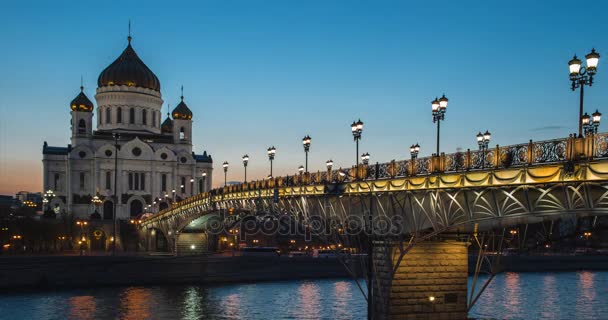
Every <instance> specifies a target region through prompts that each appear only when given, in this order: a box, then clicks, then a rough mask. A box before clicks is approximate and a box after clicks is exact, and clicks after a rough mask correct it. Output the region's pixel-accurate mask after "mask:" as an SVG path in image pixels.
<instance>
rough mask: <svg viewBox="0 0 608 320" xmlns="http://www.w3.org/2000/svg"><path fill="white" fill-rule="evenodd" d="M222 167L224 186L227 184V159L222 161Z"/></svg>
mask: <svg viewBox="0 0 608 320" xmlns="http://www.w3.org/2000/svg"><path fill="white" fill-rule="evenodd" d="M222 167H224V186H227V185H228V161H224V163H223V164H222Z"/></svg>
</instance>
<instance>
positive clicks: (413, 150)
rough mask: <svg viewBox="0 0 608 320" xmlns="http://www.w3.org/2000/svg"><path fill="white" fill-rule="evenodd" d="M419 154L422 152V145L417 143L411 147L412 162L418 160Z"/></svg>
mask: <svg viewBox="0 0 608 320" xmlns="http://www.w3.org/2000/svg"><path fill="white" fill-rule="evenodd" d="M418 152H420V145H419V144H418V142H416V144H413V145H411V146H410V156H412V160H416V158H418Z"/></svg>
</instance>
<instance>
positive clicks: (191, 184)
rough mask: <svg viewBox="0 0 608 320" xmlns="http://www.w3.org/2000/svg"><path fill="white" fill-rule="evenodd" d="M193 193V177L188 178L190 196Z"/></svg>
mask: <svg viewBox="0 0 608 320" xmlns="http://www.w3.org/2000/svg"><path fill="white" fill-rule="evenodd" d="M193 195H194V178H190V196H193Z"/></svg>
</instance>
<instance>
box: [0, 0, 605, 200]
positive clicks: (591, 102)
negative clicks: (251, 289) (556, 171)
mask: <svg viewBox="0 0 608 320" xmlns="http://www.w3.org/2000/svg"><path fill="white" fill-rule="evenodd" d="M50 5H51V4H46V3H41V4H40V6H38V7H35V8H32V9H31V12H29V14H31V17H30V19H27V20H28V21H27V22H24V21H22V19H21V18H22V17H20V16H18V15H14V16H12V15H10V14H6V13H9V12H11V11H12V10H10V9H15V10H19V9H23V8H22V7H19V6H20V4H14V3H13V4H9V6H16V7H11V8H9V10H7V11H5V13H0V17H1V18H2V22H0V26H2V28H0V29H2V30H3V31H0V35H2V36H3V38H4V39H6V40H5V43H10V44H11V48H12V49H9V50H6V51H4V52H0V58H2V59H1V60H2V61H4V62H3V63H2V69H4V70H3V74H8V75H11V77H5V78H2V79H0V88H1V89H2V91H3V92H4V94H3V95H2V97H0V107H1V108H0V110H1V111H0V112H1V114H0V136H1V138H0V139H1V140H0V154H1V156H0V175H1V176H2V182H1V183H0V194H14V193H16V192H18V191H22V190H27V191H32V192H39V191H41V187H42V178H41V172H42V162H41V153H40V151H41V148H42V143H43V141H47V142H48V143H49V144H50V145H67V144H68V143H69V119H70V117H69V107H68V104H69V101H70V100H71V99H72V98H73V97H74V96H75V95H76V94H77V93H78V90H79V88H78V87H79V86H80V77H81V75H82V77H83V79H84V86H85V93H86V94H87V95H88V96H89V97H91V99H92V98H93V96H94V92H95V88H96V81H97V76H98V75H99V73H100V72H101V71H102V70H103V68H104V67H105V66H106V65H107V64H108V63H110V62H111V61H112V60H114V59H115V58H116V56H117V55H118V53H119V52H120V51H121V50H122V49H123V48H124V46H125V45H126V43H127V39H126V36H127V22H128V21H129V20H131V21H132V30H133V31H132V34H133V37H134V40H133V46H134V47H135V49H136V50H137V52H138V54H139V55H140V56H141V58H142V59H143V60H144V61H145V62H146V63H147V65H148V66H149V67H150V68H151V69H152V70H153V71H154V72H155V73H156V74H157V75H158V77H159V79H160V80H161V93H162V94H163V99H164V100H165V105H164V107H163V111H164V110H165V109H166V105H167V103H169V104H170V105H171V108H173V107H174V106H175V105H176V104H177V103H178V102H179V95H180V90H179V88H180V86H181V85H183V86H184V96H185V101H186V102H187V103H188V105H189V106H190V108H191V109H192V111H193V113H194V118H193V120H194V127H193V131H194V132H195V135H194V137H193V140H194V143H195V151H196V152H197V153H202V151H203V150H206V151H207V152H208V153H210V154H211V155H212V156H213V159H214V164H215V165H214V168H215V170H214V173H213V181H214V186H219V185H221V184H223V181H224V179H223V174H224V173H223V170H222V167H221V163H222V162H224V161H228V162H229V163H230V169H229V172H228V181H239V180H242V178H243V164H242V162H241V157H242V156H243V155H244V154H247V155H249V157H250V161H249V164H248V170H247V171H248V172H247V176H248V179H249V180H255V179H261V178H264V177H266V176H267V175H268V173H269V163H268V158H267V155H266V149H267V148H268V147H270V146H275V147H276V148H277V155H276V159H275V161H274V171H275V176H278V175H286V174H295V173H296V172H297V168H298V167H299V166H300V165H303V164H304V150H303V148H302V142H301V141H302V140H301V139H302V138H303V137H304V136H305V135H310V136H311V137H312V144H311V148H310V158H309V171H317V170H323V169H324V168H325V161H326V160H328V159H332V160H333V161H334V167H336V168H337V167H350V166H351V165H353V164H354V160H355V159H354V154H355V148H354V144H353V142H352V135H351V134H350V123H351V122H352V121H353V120H357V119H359V118H360V119H361V120H362V121H363V122H365V128H364V132H363V138H362V141H361V147H360V152H359V153H363V152H369V153H370V154H371V160H370V161H371V162H373V163H375V162H376V161H380V162H385V161H390V160H392V159H406V158H409V146H410V145H411V144H413V143H419V144H420V145H421V147H422V148H421V152H420V156H427V155H430V154H431V153H432V152H434V145H435V139H436V135H435V134H436V133H435V126H434V125H433V123H432V116H431V104H430V102H431V100H432V99H434V98H435V97H436V96H441V95H442V94H444V93H445V94H446V96H447V97H449V98H450V105H449V107H448V111H447V113H446V120H445V121H444V122H443V123H442V140H441V151H444V152H446V153H449V152H454V151H456V149H457V148H462V149H465V150H466V149H467V148H470V149H472V150H474V149H477V143H476V140H475V135H476V134H477V132H479V131H481V132H483V131H485V130H489V131H491V132H492V141H491V145H496V144H500V145H507V144H515V143H523V142H526V141H528V139H530V138H531V137H541V138H543V137H544V138H554V137H556V136H563V137H565V136H567V135H568V134H569V133H573V132H576V129H577V123H576V120H577V116H578V93H573V92H571V91H570V89H569V83H570V82H569V80H568V71H567V70H568V69H567V62H568V61H569V60H570V59H571V58H572V55H573V54H575V53H576V54H577V55H578V56H579V58H583V57H584V55H585V54H586V53H588V52H589V51H590V50H591V48H592V47H595V48H596V50H597V51H598V52H599V53H600V54H601V55H602V56H607V55H606V53H607V52H606V51H605V50H606V47H608V46H607V45H606V43H605V42H601V39H603V37H602V34H606V31H608V28H607V27H606V26H605V25H603V24H602V22H601V21H602V20H603V19H596V20H590V21H588V22H587V23H586V24H580V25H578V24H577V25H572V23H571V22H570V20H569V16H570V15H571V12H570V11H569V9H570V5H568V4H566V3H557V4H555V3H553V2H552V5H551V6H550V7H548V6H547V5H546V4H542V3H535V4H526V10H520V8H517V6H511V7H506V6H505V7H502V6H501V5H500V4H484V5H477V6H475V7H473V8H459V7H460V6H459V5H458V4H451V3H449V2H445V3H442V4H438V3H433V4H425V5H420V4H418V5H415V6H407V5H404V4H402V3H399V2H385V3H382V4H381V5H379V4H370V3H359V2H355V3H352V5H350V6H348V7H347V6H346V5H344V3H341V2H337V1H336V2H321V1H318V2H310V3H306V4H298V5H293V4H287V3H283V2H280V1H276V2H263V3H262V2H239V3H224V2H209V3H204V4H198V5H197V4H192V5H184V6H183V7H179V8H178V7H172V8H166V9H167V11H166V12H165V13H166V14H167V16H168V17H169V19H152V18H151V17H152V15H150V12H151V11H152V10H155V9H159V8H160V6H159V5H158V4H152V5H151V6H150V7H149V8H139V9H138V10H134V9H135V8H129V6H135V5H133V4H127V5H126V6H124V5H122V4H121V5H120V8H123V9H125V10H121V12H120V14H118V15H113V14H114V13H115V12H114V11H113V10H117V8H119V6H115V7H113V4H108V6H109V7H110V8H106V9H103V10H102V12H101V13H100V14H99V15H96V16H94V17H91V20H89V21H87V22H89V23H88V25H85V26H82V27H81V26H78V28H76V27H74V26H73V25H72V24H73V22H72V21H70V20H69V19H67V17H68V16H69V15H77V14H83V13H84V11H85V9H86V6H84V5H82V4H77V5H74V6H72V7H71V8H69V9H67V8H65V9H62V10H56V8H55V10H54V11H51V13H52V14H51V15H47V13H48V12H47V11H46V9H48V8H47V7H45V6H50ZM599 6H600V7H602V6H605V5H604V4H599ZM124 7H126V8H124ZM128 9H131V10H128ZM256 9H262V10H260V11H257V10H256ZM439 9H441V10H442V11H443V12H450V13H459V14H456V15H452V14H448V15H445V16H441V17H442V19H441V20H442V21H441V22H442V23H439V24H440V25H434V24H430V25H429V24H424V23H425V21H426V20H428V21H430V19H429V17H430V16H431V14H432V13H433V12H436V10H439ZM596 9H597V11H598V12H603V11H602V10H601V9H602V8H596ZM497 10H501V11H502V13H503V14H502V15H501V16H488V15H487V13H489V12H494V11H497ZM123 11H124V12H123ZM540 11H542V12H543V13H544V15H542V17H540V16H539V12H540ZM604 11H605V10H604ZM134 13H136V14H134ZM201 17H203V19H202V23H200V22H201V21H199V22H195V20H196V19H197V18H198V19H201ZM109 18H111V19H110V20H109V21H111V23H110V24H103V23H101V21H102V20H104V19H109ZM428 21H426V23H428ZM177 22H179V24H178V23H177ZM45 23H51V24H52V25H53V26H54V28H42V27H43V26H44V25H45ZM532 26H534V27H532ZM417 27H418V28H420V29H418V28H417ZM531 30H532V31H531ZM17 49H18V50H17ZM41 49H43V50H41ZM9 61H12V62H13V63H9ZM603 69H604V68H603V63H602V62H601V61H600V64H599V67H598V74H597V76H596V81H595V84H594V86H593V87H592V88H590V89H589V90H587V91H586V95H585V103H586V104H585V111H586V112H588V113H591V112H593V111H595V109H600V111H601V112H603V111H606V110H602V108H603V106H602V105H600V103H601V101H605V100H606V98H608V94H607V92H608V91H607V90H605V89H604V88H603V86H604V85H607V84H606V79H607V76H606V72H607V71H604V70H603ZM14 106H17V108H15V107H14ZM604 109H605V108H604ZM471 120H474V121H471ZM603 127H604V125H602V126H601V127H600V131H602V130H603Z"/></svg>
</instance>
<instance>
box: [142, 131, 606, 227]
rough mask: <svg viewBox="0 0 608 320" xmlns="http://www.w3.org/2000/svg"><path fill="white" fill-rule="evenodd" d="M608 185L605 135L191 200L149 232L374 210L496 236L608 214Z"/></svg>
mask: <svg viewBox="0 0 608 320" xmlns="http://www.w3.org/2000/svg"><path fill="white" fill-rule="evenodd" d="M607 179H608V134H606V133H603V134H597V135H595V136H591V137H587V138H573V137H569V138H565V139H556V140H549V141H539V142H532V141H530V142H528V143H525V144H519V145H511V146H504V147H499V146H497V147H496V148H494V149H490V150H488V151H486V152H482V151H470V150H467V151H466V152H457V153H452V154H441V155H440V156H432V157H426V158H419V159H412V160H403V161H391V162H388V163H382V164H372V165H365V166H364V165H361V166H359V168H358V169H357V168H354V167H353V168H348V169H337V170H328V171H325V172H316V173H311V174H299V175H294V176H286V177H277V178H272V179H265V180H259V181H251V182H247V183H243V184H240V185H232V186H227V187H223V188H218V189H215V190H212V191H210V192H205V193H201V194H198V195H196V196H193V197H191V198H187V199H185V200H183V201H181V202H179V203H176V204H175V205H173V206H172V207H171V208H168V209H166V210H164V211H161V212H159V213H158V214H155V215H153V216H150V217H148V218H145V219H144V220H143V221H142V224H141V227H142V228H143V229H158V230H159V231H161V232H163V233H165V234H166V236H171V235H173V236H175V234H176V233H177V234H179V232H180V231H181V230H183V229H184V228H188V227H189V225H190V228H191V229H192V228H196V225H198V226H199V228H202V227H201V224H202V222H203V221H202V220H201V219H200V218H201V217H204V216H205V215H209V214H218V213H220V212H222V213H226V214H228V217H229V216H230V213H233V214H234V216H233V219H234V217H237V216H242V214H243V213H255V212H267V213H270V212H274V213H280V214H290V215H292V216H294V217H296V218H298V219H300V220H301V221H303V222H305V221H306V219H309V218H310V217H324V218H328V219H329V218H331V219H334V220H335V219H338V220H340V219H346V218H347V217H349V216H350V217H352V216H353V215H354V216H357V215H358V216H367V213H368V212H369V209H370V204H371V205H372V206H373V209H374V210H373V215H374V219H375V220H376V219H379V218H394V217H397V216H399V217H402V218H403V221H405V222H406V224H405V227H406V228H404V229H403V230H401V231H402V232H403V233H407V234H409V233H414V232H417V231H421V230H429V228H431V229H432V230H434V231H436V232H442V231H447V230H458V229H462V230H464V229H467V228H471V227H472V226H474V225H475V224H476V223H477V224H478V228H479V227H484V226H487V227H488V228H490V227H494V226H496V225H510V224H518V223H522V222H523V223H525V222H528V221H537V220H539V219H545V218H547V217H549V218H550V217H551V216H556V215H564V214H579V215H598V214H604V213H607V212H608V200H607V199H606V196H607V194H608V193H607V191H608V188H607V187H608V183H607V181H608V180H607ZM370 198H371V199H372V200H371V202H370ZM193 223H194V224H193ZM167 238H170V237H167Z"/></svg>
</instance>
